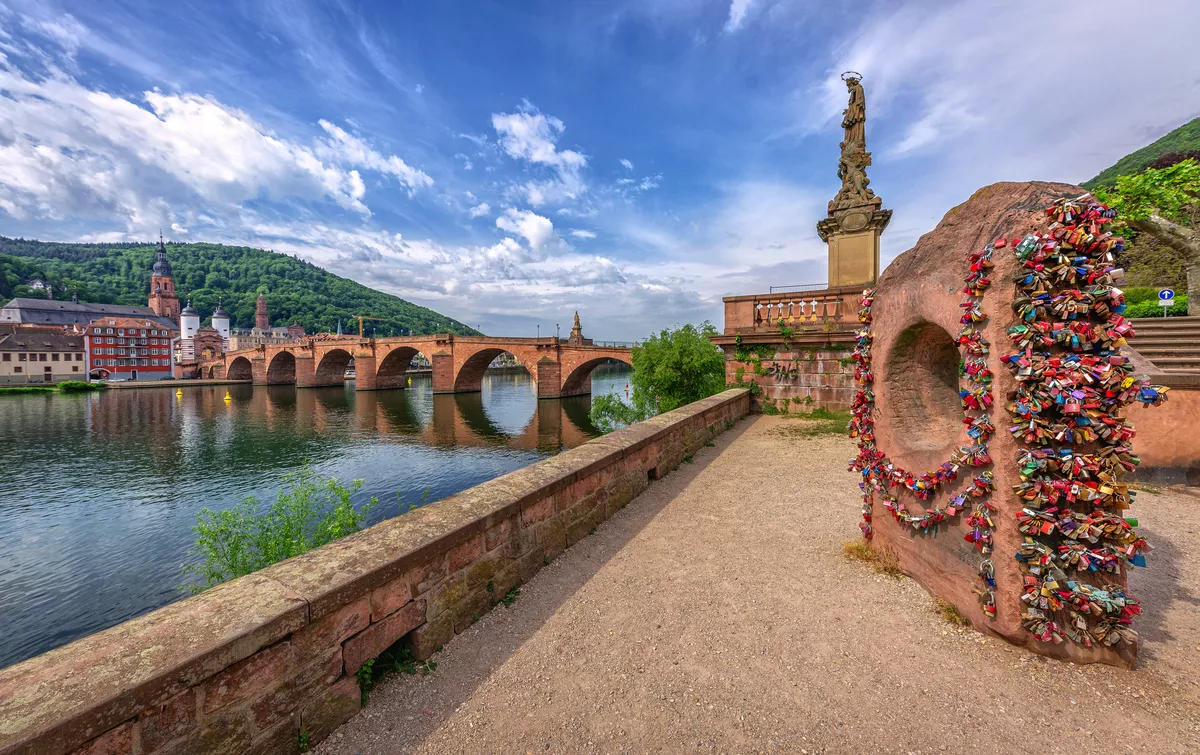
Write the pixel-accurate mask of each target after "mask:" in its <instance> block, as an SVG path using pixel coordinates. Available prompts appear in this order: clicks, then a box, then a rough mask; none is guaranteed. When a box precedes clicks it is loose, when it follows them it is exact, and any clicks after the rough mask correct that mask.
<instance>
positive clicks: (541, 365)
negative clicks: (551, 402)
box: [537, 356, 562, 399]
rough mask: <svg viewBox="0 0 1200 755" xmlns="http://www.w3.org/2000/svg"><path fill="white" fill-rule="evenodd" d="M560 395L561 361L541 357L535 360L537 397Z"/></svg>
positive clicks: (555, 396)
mask: <svg viewBox="0 0 1200 755" xmlns="http://www.w3.org/2000/svg"><path fill="white" fill-rule="evenodd" d="M561 395H562V363H561V362H559V361H558V360H557V359H551V358H550V357H548V356H547V357H542V358H541V359H539V360H538V361H537V397H538V398H539V399H543V398H558V397H559V396H561Z"/></svg>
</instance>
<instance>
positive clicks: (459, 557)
mask: <svg viewBox="0 0 1200 755" xmlns="http://www.w3.org/2000/svg"><path fill="white" fill-rule="evenodd" d="M482 553H483V535H475V536H473V537H472V538H471V539H470V540H467V541H466V542H465V543H461V544H459V545H456V546H454V548H452V549H451V550H450V573H451V574H453V573H454V572H456V571H458V570H459V569H461V568H463V567H464V566H466V565H467V564H469V563H471V562H472V561H474V560H475V559H477V558H479V556H480V555H482Z"/></svg>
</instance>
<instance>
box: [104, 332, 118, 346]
mask: <svg viewBox="0 0 1200 755" xmlns="http://www.w3.org/2000/svg"><path fill="white" fill-rule="evenodd" d="M108 332H109V333H111V332H112V331H111V330H110V331H108ZM105 343H116V341H115V340H113V338H112V336H109V338H108V340H107V341H105Z"/></svg>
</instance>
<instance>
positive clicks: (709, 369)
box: [591, 321, 725, 432]
mask: <svg viewBox="0 0 1200 755" xmlns="http://www.w3.org/2000/svg"><path fill="white" fill-rule="evenodd" d="M715 335H717V329H716V328H714V327H713V326H712V324H711V323H709V322H708V321H705V322H703V323H702V324H701V325H700V326H699V327H697V326H695V325H692V324H691V323H688V324H687V325H684V326H683V327H681V328H677V329H675V330H669V329H664V330H663V331H662V332H661V333H659V334H657V335H654V336H651V337H650V339H649V340H647V341H646V342H645V343H643V344H642V345H640V346H635V347H633V377H632V378H631V382H632V383H633V395H632V396H631V397H630V403H628V404H627V403H625V402H624V401H622V400H621V398H620V397H619V396H617V395H616V394H609V395H607V396H597V397H596V398H594V399H593V400H592V411H591V417H592V422H593V423H594V424H595V425H596V426H597V427H598V428H600V429H601V430H604V431H605V432H607V431H609V430H612V429H614V428H616V427H618V426H621V425H628V424H632V423H634V422H640V421H641V420H644V419H648V418H650V417H653V416H654V415H656V414H658V413H660V412H669V411H671V410H672V409H676V408H678V407H680V406H683V405H684V404H690V403H691V402H693V401H699V400H700V399H702V398H706V397H708V396H712V395H713V394H716V393H720V392H721V391H723V390H724V389H725V356H724V354H723V353H722V352H721V350H720V349H718V348H717V347H716V345H715V344H713V342H712V337H713V336H715Z"/></svg>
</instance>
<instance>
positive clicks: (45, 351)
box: [0, 323, 87, 385]
mask: <svg viewBox="0 0 1200 755" xmlns="http://www.w3.org/2000/svg"><path fill="white" fill-rule="evenodd" d="M86 364H87V363H86V360H85V358H84V337H83V333H82V331H81V330H80V329H78V328H73V327H62V326H49V327H48V326H43V325H20V324H13V323H0V385H24V384H26V383H58V382H62V381H63V380H84V379H86V377H87V368H86Z"/></svg>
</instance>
